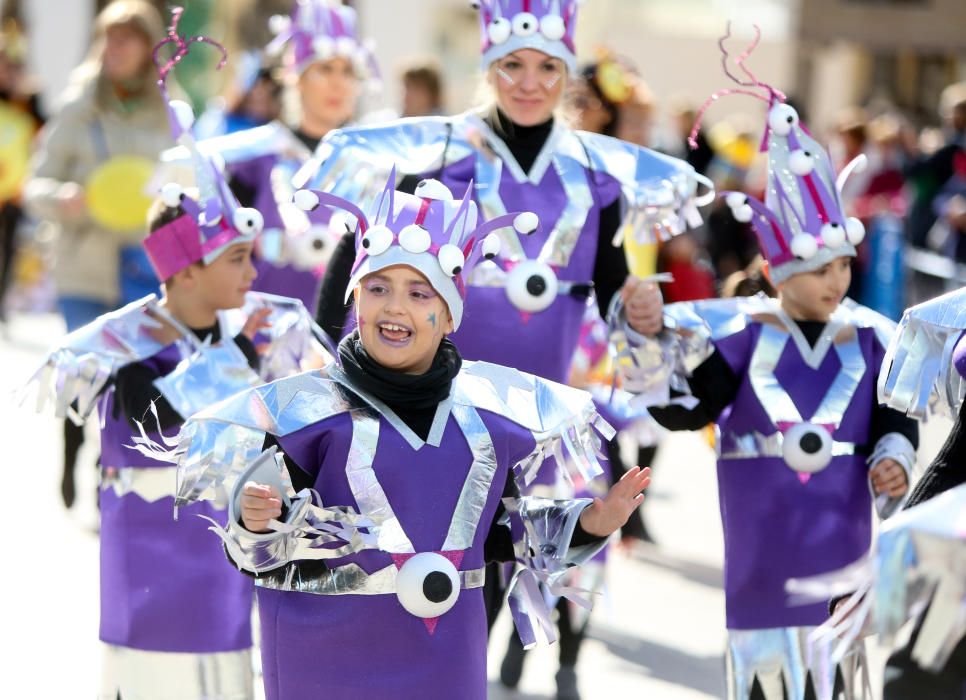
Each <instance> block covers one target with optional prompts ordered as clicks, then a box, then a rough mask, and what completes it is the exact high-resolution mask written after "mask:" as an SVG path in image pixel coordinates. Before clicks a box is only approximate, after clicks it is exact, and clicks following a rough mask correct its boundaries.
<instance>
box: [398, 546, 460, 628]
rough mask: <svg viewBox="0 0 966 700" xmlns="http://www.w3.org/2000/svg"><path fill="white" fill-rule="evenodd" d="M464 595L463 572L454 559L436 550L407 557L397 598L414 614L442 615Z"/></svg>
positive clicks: (419, 615) (428, 616)
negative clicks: (454, 564) (452, 560)
mask: <svg viewBox="0 0 966 700" xmlns="http://www.w3.org/2000/svg"><path fill="white" fill-rule="evenodd" d="M459 595H460V576H459V572H458V571H457V570H456V567H455V566H453V563H452V562H451V561H450V560H449V559H447V558H446V557H444V556H442V555H441V554H436V553H435V552H421V553H419V554H417V555H415V556H413V557H410V558H409V559H408V560H406V563H405V564H403V565H402V566H401V567H399V571H398V572H397V574H396V598H398V599H399V602H400V604H402V606H403V608H405V609H406V612H408V613H409V614H410V615H415V616H416V617H422V618H433V617H439V616H440V615H442V614H444V613H446V612H449V610H450V609H451V608H452V607H453V606H454V605H455V604H456V599H457V598H459Z"/></svg>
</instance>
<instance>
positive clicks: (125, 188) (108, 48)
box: [23, 0, 171, 507]
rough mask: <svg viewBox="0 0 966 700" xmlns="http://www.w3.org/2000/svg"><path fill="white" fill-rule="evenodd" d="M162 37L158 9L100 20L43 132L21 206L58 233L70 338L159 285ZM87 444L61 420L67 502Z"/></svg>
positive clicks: (139, 3)
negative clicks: (157, 57)
mask: <svg viewBox="0 0 966 700" xmlns="http://www.w3.org/2000/svg"><path fill="white" fill-rule="evenodd" d="M163 36H164V25H163V23H162V21H161V17H160V16H159V15H158V12H157V10H155V9H154V7H153V6H152V5H151V4H150V3H148V2H145V1H144V0H118V2H114V3H111V4H110V5H108V6H107V7H105V8H104V10H103V11H102V12H101V13H100V15H98V17H97V20H96V22H95V27H94V40H93V43H92V45H91V49H90V52H89V54H88V57H87V60H86V61H85V62H84V63H83V64H82V65H81V66H79V67H78V68H77V70H76V71H75V72H74V74H73V75H72V78H71V83H70V86H69V87H68V89H67V90H66V92H65V94H64V95H63V100H62V104H61V105H60V109H59V112H58V113H57V114H55V115H54V116H53V118H52V119H51V120H50V121H49V122H48V123H47V125H46V126H45V128H44V129H43V131H42V132H41V139H40V143H39V147H38V148H37V151H36V153H35V154H34V156H33V159H32V161H31V163H30V169H29V177H28V180H27V182H26V183H25V185H24V191H23V201H24V205H25V207H26V208H27V210H28V211H29V212H30V213H32V214H33V215H34V216H35V217H37V218H38V219H41V220H44V221H47V222H50V223H52V224H54V225H55V226H56V228H57V231H58V235H57V240H56V255H55V262H54V268H53V276H54V281H55V283H56V287H57V303H58V307H59V309H60V312H61V313H62V314H63V316H64V321H65V322H66V324H67V330H68V331H73V330H75V329H77V328H79V327H81V326H83V325H86V324H87V323H90V322H91V321H93V320H94V319H95V318H97V317H98V316H99V315H101V314H103V313H106V312H107V311H110V310H111V309H113V308H115V307H116V306H118V305H119V304H120V303H122V302H129V301H133V300H134V299H137V298H140V297H142V296H144V295H146V294H148V293H149V292H151V291H153V290H154V289H155V288H156V286H157V283H156V281H155V280H154V276H153V274H152V272H151V269H150V266H149V265H148V263H147V258H146V257H145V256H144V253H143V251H141V249H140V246H139V242H140V240H141V238H142V237H143V236H144V233H145V221H146V215H147V209H148V206H149V205H150V196H149V195H148V194H147V193H146V192H145V189H146V187H147V184H148V180H149V178H150V176H151V173H152V172H153V169H154V163H155V161H156V159H157V157H158V154H159V153H160V152H161V151H162V149H164V148H165V147H166V146H167V145H168V144H169V143H170V140H171V135H170V134H169V132H168V125H167V119H166V115H165V109H164V104H163V103H162V101H161V98H160V97H159V95H158V91H157V89H156V88H155V85H154V83H155V75H154V67H153V65H152V63H151V49H152V47H153V46H154V45H155V43H157V42H158V41H160V40H161V38H163ZM83 441H84V433H83V430H82V428H81V427H80V426H76V425H73V424H72V423H71V422H70V421H67V422H65V427H64V474H63V479H62V483H61V492H62V496H63V499H64V504H65V505H66V506H67V507H70V506H71V505H72V504H73V502H74V497H75V489H74V463H75V461H76V459H77V453H78V451H79V450H80V447H81V445H82V444H83Z"/></svg>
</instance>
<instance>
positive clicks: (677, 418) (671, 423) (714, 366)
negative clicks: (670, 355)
mask: <svg viewBox="0 0 966 700" xmlns="http://www.w3.org/2000/svg"><path fill="white" fill-rule="evenodd" d="M688 386H690V387H691V394H692V396H694V398H696V399H697V400H698V404H697V405H696V406H695V407H694V408H685V407H684V406H680V405H671V406H654V407H652V408H650V409H648V411H649V412H650V414H651V415H652V416H653V417H654V420H656V421H657V422H658V423H660V424H661V425H663V426H664V427H665V428H667V429H669V430H700V429H701V428H703V427H704V426H706V425H707V424H708V423H713V422H715V421H716V420H717V419H718V416H720V415H721V412H722V411H723V410H725V409H726V408H727V407H728V406H730V405H731V404H732V403H733V402H734V400H735V397H736V396H737V395H738V387H739V386H741V381H740V380H739V379H738V377H737V376H736V375H735V373H734V372H733V371H732V369H731V367H730V366H729V365H728V363H727V362H725V360H724V357H722V356H721V353H719V352H718V351H717V350H715V351H714V353H712V355H711V356H710V357H709V358H708V359H707V360H705V361H704V362H702V363H701V364H700V365H698V367H697V368H696V369H695V370H694V372H693V373H692V374H691V378H690V379H688Z"/></svg>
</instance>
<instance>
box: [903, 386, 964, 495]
mask: <svg viewBox="0 0 966 700" xmlns="http://www.w3.org/2000/svg"><path fill="white" fill-rule="evenodd" d="M964 413H966V402H963V405H962V406H961V407H960V409H959V415H958V416H957V417H956V422H955V424H953V429H952V431H951V432H950V433H949V437H947V438H946V442H945V444H944V445H943V446H942V449H940V450H939V454H937V455H936V457H935V459H933V461H932V464H930V465H929V468H928V469H926V472H925V473H924V474H923V475H922V478H921V479H919V483H918V484H916V488H914V489H913V490H912V495H910V496H909V501H908V502H907V503H906V508H911V507H912V506H915V505H918V504H920V503H922V502H923V501H928V500H929V499H930V498H933V497H934V496H938V495H939V494H940V493H942V492H944V491H948V490H949V489H952V488H956V487H957V486H960V485H961V484H964V483H966V417H964Z"/></svg>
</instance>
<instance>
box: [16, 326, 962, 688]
mask: <svg viewBox="0 0 966 700" xmlns="http://www.w3.org/2000/svg"><path fill="white" fill-rule="evenodd" d="M0 330H2V333H3V335H2V336H0V363H2V366H3V372H2V376H0V426H2V434H3V436H4V438H5V439H4V441H3V442H4V444H6V445H7V456H6V458H5V460H4V461H5V464H4V467H5V476H6V479H5V481H4V487H3V489H2V492H3V495H4V497H3V508H2V510H0V512H2V513H3V514H4V515H5V517H6V518H7V521H6V528H5V529H6V532H7V540H8V544H7V549H6V551H7V555H6V557H5V561H6V567H5V569H6V570H5V571H4V575H3V576H2V584H0V591H2V595H0V601H2V602H0V605H2V608H0V613H2V618H0V619H2V621H3V623H2V629H3V630H4V631H5V632H6V634H5V637H6V643H5V645H4V647H5V652H4V653H3V657H4V664H3V666H4V669H5V671H4V673H3V674H0V697H4V698H26V697H56V698H91V697H94V695H95V693H96V689H97V683H98V678H99V671H100V668H99V664H100V658H99V655H100V648H99V644H98V642H97V625H98V622H97V620H98V609H99V607H98V606H99V600H98V566H97V511H96V506H95V469H94V466H93V464H94V459H95V458H96V437H95V436H96V426H94V425H88V429H89V433H88V434H89V435H90V436H91V437H92V438H94V439H92V440H89V441H88V444H87V445H85V451H84V453H83V455H82V464H81V465H80V466H79V468H78V493H79V497H78V503H77V504H76V505H75V507H74V508H73V509H72V510H71V511H69V512H68V511H66V510H65V509H64V508H63V506H62V505H61V501H60V487H59V480H60V464H61V456H60V455H61V449H62V447H61V444H62V443H61V437H60V428H59V425H58V422H57V421H56V420H54V419H53V418H52V417H50V416H49V415H37V414H36V413H34V412H33V411H32V410H31V408H30V407H29V406H18V405H17V402H16V400H15V398H14V391H15V389H16V388H17V387H18V386H20V385H21V384H22V383H23V381H25V380H26V378H28V377H29V376H30V373H31V372H32V371H33V370H34V369H35V367H36V366H37V364H38V363H39V362H40V360H41V358H42V357H43V353H44V351H45V349H46V348H47V347H49V346H50V345H51V344H52V343H53V342H55V341H56V340H57V339H58V337H59V336H60V335H61V334H62V333H63V326H62V324H61V323H60V321H59V319H58V318H57V317H55V316H52V315H32V316H15V317H13V318H12V320H11V321H10V323H9V324H8V325H7V326H5V327H3V328H2V329H0ZM949 426H950V424H949V422H948V421H946V420H945V419H932V420H930V421H929V423H928V424H927V425H926V426H925V427H924V431H923V432H924V440H923V442H924V447H923V449H922V450H921V454H920V464H922V463H924V462H926V463H927V462H928V459H929V458H930V457H931V456H932V455H933V454H934V453H935V452H936V450H937V449H938V447H939V445H940V444H941V441H942V439H943V438H944V436H945V433H946V431H948V429H949ZM715 490H716V483H715V470H714V456H713V453H712V451H711V449H710V448H709V447H708V445H707V443H706V442H705V441H704V440H703V438H702V437H701V436H700V435H699V434H691V433H678V434H673V435H670V436H669V437H668V439H667V441H666V443H665V444H664V445H663V446H662V449H661V451H660V452H659V456H658V459H657V463H656V464H655V465H654V478H653V484H652V486H651V487H650V489H649V490H648V494H647V503H646V505H645V512H646V517H647V522H648V526H649V527H650V529H651V532H652V534H653V535H654V538H655V540H656V541H657V545H656V546H649V545H648V546H643V547H640V548H638V549H637V550H636V551H634V552H633V553H631V554H624V553H613V554H612V555H611V556H610V558H609V562H608V569H607V579H606V580H607V583H606V586H605V589H604V591H603V593H602V595H601V596H600V597H599V598H598V599H597V601H596V607H595V610H594V612H593V616H592V618H591V623H590V628H589V638H588V639H587V641H586V643H585V645H584V648H583V650H582V652H581V656H580V660H579V663H578V677H579V682H580V688H581V692H582V696H583V698H584V700H613V699H614V698H624V697H627V698H632V697H633V698H647V699H649V700H709V699H713V698H721V697H723V696H724V661H723V656H722V653H723V649H724V641H725V633H724V597H723V594H722V591H721V580H722V568H721V560H722V540H721V524H720V520H719V517H718V503H717V496H716V491H715ZM509 630H510V622H509V620H508V616H507V615H506V614H504V615H503V616H502V617H501V619H500V620H499V621H498V623H497V626H496V628H495V631H494V634H493V640H492V643H491V647H490V658H489V670H490V677H491V679H494V680H493V681H491V684H490V697H491V698H494V700H510V699H520V700H535V699H536V698H552V697H553V694H554V690H555V686H554V673H555V671H556V669H557V661H556V652H557V649H556V647H549V648H540V649H537V650H534V651H533V652H530V653H529V654H528V657H527V658H528V660H527V664H526V667H525V671H524V675H523V678H522V681H521V683H520V686H519V688H518V689H517V690H516V691H509V690H506V689H504V688H502V686H500V684H499V683H498V682H496V680H495V679H496V678H497V677H498V675H499V665H500V661H501V659H502V656H503V650H504V649H505V647H506V641H505V640H506V639H507V636H508V635H509ZM871 656H872V660H873V677H874V678H879V677H880V676H881V663H882V661H883V659H884V656H883V650H882V649H879V648H875V647H874V648H873V649H872V654H871ZM874 682H877V681H874ZM453 697H454V698H456V697H458V693H456V694H454V695H453ZM875 697H876V698H878V693H876V695H875Z"/></svg>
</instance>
